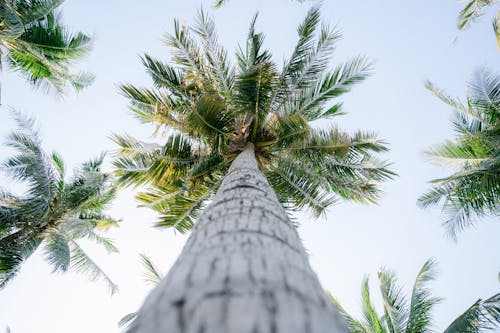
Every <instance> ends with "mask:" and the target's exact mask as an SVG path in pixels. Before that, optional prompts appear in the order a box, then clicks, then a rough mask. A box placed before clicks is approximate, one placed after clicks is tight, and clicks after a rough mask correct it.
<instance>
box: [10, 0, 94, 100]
mask: <svg viewBox="0 0 500 333" xmlns="http://www.w3.org/2000/svg"><path fill="white" fill-rule="evenodd" d="M62 3H63V0H0V55H3V60H5V61H6V63H7V65H8V67H9V68H10V69H11V70H13V71H17V72H19V73H21V74H22V75H23V76H25V77H26V79H27V81H28V82H30V83H31V84H32V85H33V86H35V87H42V88H45V89H49V88H53V89H55V90H56V91H57V92H59V93H62V92H64V91H65V89H66V87H67V86H68V85H71V86H73V88H75V89H77V90H79V89H81V88H83V87H85V86H87V85H88V84H90V83H91V82H92V79H93V77H92V75H90V74H88V73H71V72H70V67H71V65H72V63H73V61H74V60H76V59H79V58H82V57H83V56H85V55H86V54H87V53H88V52H89V50H90V37H89V36H88V35H86V34H84V33H81V32H78V33H71V32H70V31H69V30H68V28H67V27H66V26H64V25H63V24H62V23H61V15H60V14H58V13H56V12H55V10H56V8H57V7H59V6H60V5H61V4H62ZM1 60H2V59H1V58H0V65H1Z"/></svg>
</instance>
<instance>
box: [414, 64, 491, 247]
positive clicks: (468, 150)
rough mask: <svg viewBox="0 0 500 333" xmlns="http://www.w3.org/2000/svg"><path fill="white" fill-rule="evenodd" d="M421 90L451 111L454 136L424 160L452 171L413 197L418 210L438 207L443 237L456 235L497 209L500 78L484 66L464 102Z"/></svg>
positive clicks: (437, 90) (434, 90)
mask: <svg viewBox="0 0 500 333" xmlns="http://www.w3.org/2000/svg"><path fill="white" fill-rule="evenodd" d="M427 88H428V89H429V90H430V91H431V92H432V93H433V94H434V95H436V96H437V97H438V98H439V99H441V100H442V101H444V102H445V103H446V104H448V105H450V106H452V107H453V108H454V109H455V110H456V115H455V120H454V123H453V124H454V127H455V129H456V131H457V138H456V139H455V140H453V141H447V142H445V143H444V144H441V145H439V146H436V147H435V148H432V149H429V150H428V151H427V152H426V153H427V156H428V157H429V158H430V159H431V160H432V161H434V162H437V163H439V164H441V165H444V166H448V167H453V168H455V170H456V171H455V173H454V174H452V175H451V176H449V177H445V178H442V179H435V180H433V181H432V183H433V184H434V186H433V188H432V189H431V190H430V191H428V192H427V193H425V194H423V195H422V196H421V197H420V198H419V204H420V205H422V206H423V207H429V206H435V205H440V206H441V207H442V209H443V212H444V213H445V214H446V216H447V219H446V221H445V222H444V224H445V226H446V227H447V230H448V232H449V234H450V235H451V236H452V237H456V235H457V233H458V232H460V231H462V230H463V229H465V228H466V227H467V226H470V225H472V224H474V223H475V222H476V220H477V219H479V218H481V217H484V216H496V215H498V214H499V207H500V179H499V177H498V174H499V173H500V131H499V128H500V77H499V76H498V75H495V74H493V73H491V72H490V71H488V70H487V69H486V68H484V69H482V70H480V71H478V72H477V73H476V75H475V77H474V80H473V81H472V82H471V83H470V87H469V96H468V97H467V102H466V103H462V102H460V101H459V100H458V99H455V98H452V97H449V96H447V95H446V94H445V93H443V92H442V91H440V90H439V89H437V88H435V87H434V86H433V85H432V84H430V83H428V84H427Z"/></svg>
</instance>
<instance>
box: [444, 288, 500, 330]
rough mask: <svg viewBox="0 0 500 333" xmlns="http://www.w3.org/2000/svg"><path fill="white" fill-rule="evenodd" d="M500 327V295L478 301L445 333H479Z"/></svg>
mask: <svg viewBox="0 0 500 333" xmlns="http://www.w3.org/2000/svg"><path fill="white" fill-rule="evenodd" d="M498 327H500V294H495V295H493V296H492V297H490V298H488V299H486V300H482V299H478V300H477V301H476V302H475V303H474V304H473V305H472V306H471V307H470V308H468V309H467V310H466V311H465V312H464V313H463V314H461V315H460V316H459V317H458V318H457V319H455V320H454V321H453V322H452V323H451V324H450V326H448V327H447V328H446V330H445V331H444V333H459V332H470V333H479V332H484V331H487V330H494V329H495V328H498Z"/></svg>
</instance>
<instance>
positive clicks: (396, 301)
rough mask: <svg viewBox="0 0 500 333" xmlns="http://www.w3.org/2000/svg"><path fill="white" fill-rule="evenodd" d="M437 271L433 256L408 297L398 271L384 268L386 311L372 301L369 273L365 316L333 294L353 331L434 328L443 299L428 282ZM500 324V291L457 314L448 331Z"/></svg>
mask: <svg viewBox="0 0 500 333" xmlns="http://www.w3.org/2000/svg"><path fill="white" fill-rule="evenodd" d="M435 275H436V262H435V260H433V259H429V260H427V261H426V262H425V263H424V265H423V266H422V268H421V269H420V272H419V273H418V275H417V277H416V279H415V283H414V284H413V289H412V293H411V296H410V298H409V299H408V298H407V297H406V295H404V293H403V290H402V288H401V287H400V286H398V284H397V282H398V281H397V278H396V274H395V273H394V272H392V271H390V270H388V269H386V268H382V269H380V271H379V273H378V279H379V287H380V293H381V296H382V301H383V315H380V314H379V313H378V312H377V310H376V309H375V306H374V305H373V303H372V299H371V296H370V288H369V285H368V277H366V278H365V279H364V280H363V284H362V288H361V296H362V306H363V309H362V312H363V318H362V319H361V320H358V319H355V318H354V317H353V316H351V315H350V314H348V313H347V312H346V310H345V309H344V308H343V307H342V306H341V305H340V303H339V302H338V301H337V300H336V299H335V298H334V297H332V296H330V297H331V299H332V301H333V302H335V303H336V304H337V307H338V308H339V309H340V311H341V312H342V314H343V315H344V317H345V318H346V319H347V324H348V327H349V330H350V331H351V332H352V333H424V332H433V331H434V330H433V320H432V311H433V309H434V306H435V305H436V304H438V303H439V302H440V301H441V299H440V298H438V297H434V296H432V294H431V291H430V289H429V288H428V286H427V283H428V282H430V281H432V280H434V278H435ZM499 326H500V294H496V295H493V296H492V297H490V298H488V299H486V300H481V299H479V300H478V301H477V302H475V303H474V304H473V305H472V306H471V307H469V308H468V309H467V310H466V311H465V312H464V313H463V314H462V315H460V316H459V317H458V318H456V319H455V320H454V321H453V322H452V323H451V324H450V325H449V326H448V327H447V328H446V329H445V331H444V332H445V333H464V332H470V333H479V332H484V331H486V330H488V329H494V328H495V327H499Z"/></svg>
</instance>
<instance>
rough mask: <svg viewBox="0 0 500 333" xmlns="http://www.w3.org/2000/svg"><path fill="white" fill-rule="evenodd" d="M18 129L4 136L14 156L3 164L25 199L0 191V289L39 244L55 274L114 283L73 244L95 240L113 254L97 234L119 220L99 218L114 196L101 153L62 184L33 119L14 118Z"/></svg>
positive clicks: (55, 159) (58, 164) (55, 158)
mask: <svg viewBox="0 0 500 333" xmlns="http://www.w3.org/2000/svg"><path fill="white" fill-rule="evenodd" d="M15 118H16V121H17V123H18V126H19V128H18V130H16V131H13V132H12V133H10V135H9V136H8V138H7V146H9V147H12V148H14V149H15V150H16V151H17V154H16V155H14V156H13V157H11V158H9V159H7V160H6V161H4V162H3V163H2V164H1V168H2V169H3V171H5V172H6V173H7V174H8V175H10V176H11V177H12V178H13V179H15V180H18V181H22V182H24V183H25V184H26V185H27V191H26V194H25V195H22V196H18V195H16V194H13V193H9V192H7V191H5V190H2V191H0V288H3V287H4V286H5V285H6V284H7V283H8V282H9V281H10V280H12V278H13V277H14V276H15V275H16V274H17V273H18V271H19V270H20V268H21V265H22V264H23V263H24V262H25V261H26V260H27V259H28V258H29V257H30V256H31V255H32V254H33V253H34V252H35V251H36V250H37V248H38V247H40V245H43V251H44V255H45V259H46V260H47V261H48V263H49V264H51V265H52V266H53V268H54V272H57V271H61V272H65V271H67V270H68V269H69V268H73V269H74V270H75V271H77V272H80V273H82V274H86V275H88V277H89V278H90V279H91V280H95V279H97V278H102V279H104V280H105V281H106V282H107V283H108V285H109V286H110V288H111V292H112V293H113V292H115V291H116V286H115V284H114V283H113V282H112V281H111V280H110V279H109V277H108V276H107V275H106V274H105V273H104V272H103V271H102V270H101V269H100V268H99V266H97V264H96V263H95V262H94V261H93V260H92V259H91V258H90V257H89V256H88V255H87V254H86V253H85V252H84V250H83V249H82V247H81V246H80V244H79V243H78V242H77V240H79V239H82V238H85V239H89V240H91V241H94V242H96V243H98V244H100V245H102V246H104V248H105V249H106V250H107V251H108V252H117V251H118V249H117V248H116V247H115V245H114V244H113V242H112V241H111V240H110V239H109V238H107V237H104V236H102V235H101V231H104V230H106V229H108V228H109V227H111V226H116V225H117V221H116V220H114V219H112V218H110V217H109V216H106V215H104V214H103V210H104V209H105V208H106V206H107V205H108V204H109V203H110V202H111V200H113V198H114V197H115V192H116V190H115V187H114V186H113V180H112V178H111V176H110V175H108V174H106V173H103V172H102V171H101V164H102V162H103V157H104V155H101V156H100V157H98V158H96V159H94V160H91V161H88V162H85V163H83V164H82V165H81V167H80V169H79V170H77V171H76V172H75V174H74V175H73V177H72V179H71V180H70V181H69V182H68V181H65V165H64V162H63V160H62V158H61V157H60V156H59V155H58V154H57V153H51V154H47V153H45V152H44V151H43V150H42V148H41V141H40V138H39V134H38V133H37V131H36V130H35V129H34V121H33V119H30V118H26V117H23V116H21V115H19V114H16V115H15Z"/></svg>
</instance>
